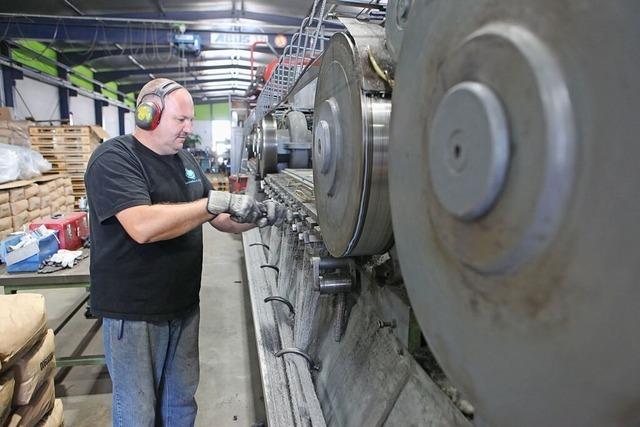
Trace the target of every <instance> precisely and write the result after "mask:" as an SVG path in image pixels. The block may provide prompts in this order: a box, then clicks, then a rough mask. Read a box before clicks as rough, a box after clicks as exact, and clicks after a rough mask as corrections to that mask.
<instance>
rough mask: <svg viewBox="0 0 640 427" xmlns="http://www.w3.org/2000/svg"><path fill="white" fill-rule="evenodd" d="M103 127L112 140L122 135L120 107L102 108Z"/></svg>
mask: <svg viewBox="0 0 640 427" xmlns="http://www.w3.org/2000/svg"><path fill="white" fill-rule="evenodd" d="M102 127H103V128H104V130H106V131H107V133H108V134H109V136H110V137H111V138H113V137H114V136H118V135H120V125H119V124H118V107H115V106H113V105H108V106H106V107H102Z"/></svg>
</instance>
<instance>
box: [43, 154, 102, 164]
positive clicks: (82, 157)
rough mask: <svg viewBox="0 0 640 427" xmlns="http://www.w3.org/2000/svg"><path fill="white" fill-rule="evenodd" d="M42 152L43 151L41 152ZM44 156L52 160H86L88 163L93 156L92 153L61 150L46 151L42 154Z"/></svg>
mask: <svg viewBox="0 0 640 427" xmlns="http://www.w3.org/2000/svg"><path fill="white" fill-rule="evenodd" d="M40 154H42V153H40ZM42 157H44V158H45V159H47V160H49V161H50V162H66V161H69V162H85V163H87V162H88V161H89V159H90V158H91V153H74V152H71V153H60V152H57V151H56V152H53V153H44V154H42Z"/></svg>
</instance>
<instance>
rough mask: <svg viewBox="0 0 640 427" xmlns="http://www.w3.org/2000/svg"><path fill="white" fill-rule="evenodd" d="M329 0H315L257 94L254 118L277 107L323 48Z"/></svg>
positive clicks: (262, 115) (258, 118) (325, 37)
mask: <svg viewBox="0 0 640 427" xmlns="http://www.w3.org/2000/svg"><path fill="white" fill-rule="evenodd" d="M326 5H327V0H314V2H313V6H312V7H311V12H310V14H309V16H307V17H306V18H305V19H303V20H302V23H301V24H300V29H299V30H298V32H297V33H296V34H294V35H293V37H292V39H291V43H290V44H289V45H288V46H287V47H286V48H285V50H284V53H283V54H282V56H281V57H280V59H279V61H278V64H277V66H276V69H275V71H274V73H273V75H272V76H271V78H270V79H269V81H268V82H267V83H266V84H265V86H264V89H263V91H262V93H261V94H260V96H259V97H258V102H257V104H256V109H255V122H258V121H260V119H261V118H262V117H264V115H265V114H266V113H267V112H269V111H270V110H271V109H273V108H275V107H276V106H277V105H278V104H280V102H281V101H282V100H283V99H284V97H285V96H286V95H287V93H288V92H289V91H290V90H291V89H292V88H293V86H294V85H295V83H296V81H297V80H298V78H299V77H300V76H301V75H302V72H303V71H304V69H305V68H306V67H307V66H308V65H309V64H311V63H312V62H313V60H314V59H315V58H317V57H318V56H320V55H321V54H322V52H323V51H324V47H325V46H324V42H326V41H328V40H329V37H327V36H325V34H324V29H323V23H324V19H325V9H326Z"/></svg>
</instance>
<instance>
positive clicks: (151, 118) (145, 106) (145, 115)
mask: <svg viewBox="0 0 640 427" xmlns="http://www.w3.org/2000/svg"><path fill="white" fill-rule="evenodd" d="M181 88H182V86H181V85H179V84H178V83H176V82H167V83H165V84H164V85H162V86H159V87H158V88H156V90H154V91H153V92H149V93H147V94H145V95H144V96H143V97H142V98H141V99H140V103H139V104H138V106H137V107H136V113H135V119H136V126H137V127H139V128H140V129H144V130H154V129H155V128H157V127H158V124H159V123H160V118H161V117H162V111H163V110H164V98H165V96H167V95H169V94H170V93H171V92H174V91H176V90H178V89H181ZM152 95H155V96H157V97H158V98H160V105H158V103H157V102H155V101H144V99H145V98H146V97H148V96H152Z"/></svg>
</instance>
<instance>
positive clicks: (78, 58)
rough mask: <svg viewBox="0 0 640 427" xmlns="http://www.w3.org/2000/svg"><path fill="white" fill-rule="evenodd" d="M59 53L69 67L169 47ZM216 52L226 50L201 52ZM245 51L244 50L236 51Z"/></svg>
mask: <svg viewBox="0 0 640 427" xmlns="http://www.w3.org/2000/svg"><path fill="white" fill-rule="evenodd" d="M59 50H60V52H61V56H63V57H64V63H65V64H67V65H69V66H76V65H80V64H84V63H86V62H88V61H93V60H95V59H101V58H108V57H110V56H121V55H133V56H135V55H141V54H142V52H143V50H146V52H147V53H149V52H153V54H155V53H157V54H159V55H161V56H164V55H167V53H168V52H169V51H170V50H171V48H170V47H169V45H162V46H146V47H145V46H140V45H138V46H133V47H126V48H121V49H119V48H115V47H114V48H99V49H96V50H95V51H94V52H91V53H90V54H87V53H84V52H86V50H87V49H86V48H85V49H83V52H82V53H79V52H68V51H66V50H65V49H64V48H62V49H59ZM216 50H227V49H226V48H220V49H210V48H209V49H203V52H215V51H216ZM238 50H245V49H238ZM254 51H255V52H260V53H272V52H271V49H269V48H268V47H267V46H264V45H258V46H256V48H255V49H254ZM276 51H277V52H278V54H279V55H282V52H283V49H276Z"/></svg>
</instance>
